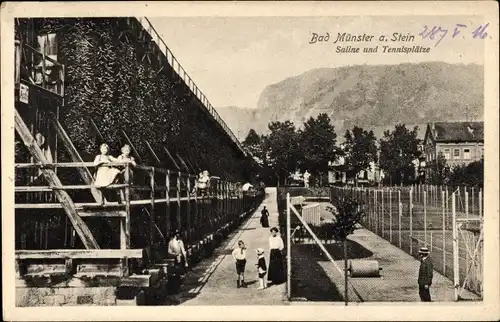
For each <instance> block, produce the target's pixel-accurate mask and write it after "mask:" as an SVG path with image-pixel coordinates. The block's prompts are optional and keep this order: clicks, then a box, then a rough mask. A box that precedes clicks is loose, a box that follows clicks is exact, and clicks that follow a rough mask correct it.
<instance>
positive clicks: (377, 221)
mask: <svg viewBox="0 0 500 322" xmlns="http://www.w3.org/2000/svg"><path fill="white" fill-rule="evenodd" d="M377 208H378V207H377V190H376V189H375V190H373V209H374V210H375V234H377V235H378V226H379V213H378V210H377ZM379 236H380V235H379Z"/></svg>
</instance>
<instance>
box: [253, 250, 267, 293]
mask: <svg viewBox="0 0 500 322" xmlns="http://www.w3.org/2000/svg"><path fill="white" fill-rule="evenodd" d="M255 266H257V270H258V272H259V273H258V277H259V287H258V288H257V289H258V290H263V289H265V288H266V287H267V286H266V283H264V277H266V273H267V265H266V259H265V258H264V250H263V249H262V248H257V264H255Z"/></svg>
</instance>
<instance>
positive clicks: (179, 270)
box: [168, 230, 188, 291]
mask: <svg viewBox="0 0 500 322" xmlns="http://www.w3.org/2000/svg"><path fill="white" fill-rule="evenodd" d="M168 255H169V256H170V257H171V258H172V257H173V259H174V267H175V274H174V276H173V279H172V282H173V288H174V289H175V290H177V291H178V290H179V289H180V287H181V279H182V277H183V276H184V274H185V268H186V267H188V263H187V256H186V249H185V248H184V242H183V241H182V239H181V238H180V233H179V231H178V230H176V231H175V232H174V234H173V237H172V239H170V242H169V243H168Z"/></svg>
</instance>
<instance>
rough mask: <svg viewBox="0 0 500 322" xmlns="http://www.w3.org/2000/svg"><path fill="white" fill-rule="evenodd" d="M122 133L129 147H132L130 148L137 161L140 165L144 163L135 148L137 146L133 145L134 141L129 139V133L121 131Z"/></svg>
mask: <svg viewBox="0 0 500 322" xmlns="http://www.w3.org/2000/svg"><path fill="white" fill-rule="evenodd" d="M120 132H121V133H122V135H123V137H124V138H125V141H127V143H128V145H130V148H131V149H132V153H134V154H135V157H136V159H137V161H139V163H143V162H142V158H141V155H140V154H139V152H138V151H137V149H136V148H135V145H134V144H133V143H132V141H131V140H130V138H129V137H128V135H127V133H126V132H125V131H124V130H120Z"/></svg>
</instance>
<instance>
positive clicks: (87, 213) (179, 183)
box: [15, 162, 259, 276]
mask: <svg viewBox="0 0 500 322" xmlns="http://www.w3.org/2000/svg"><path fill="white" fill-rule="evenodd" d="M105 166H107V167H116V168H120V169H123V172H122V174H121V175H122V177H121V180H120V181H119V182H115V183H112V184H110V185H108V186H106V187H96V186H95V185H94V182H92V184H85V183H83V184H74V183H73V182H72V184H63V183H62V182H61V181H59V182H61V183H59V184H58V185H47V184H45V185H39V186H26V185H24V186H16V187H15V192H16V193H17V194H29V193H39V192H49V193H50V192H54V191H58V190H63V191H66V192H73V193H74V196H72V198H73V202H74V210H75V212H76V213H77V214H78V216H80V217H82V218H83V217H87V218H88V217H101V218H102V217H105V218H117V219H119V220H120V250H122V251H123V252H121V253H120V252H119V251H120V250H116V252H114V253H109V252H108V253H107V252H106V251H108V250H110V249H102V250H101V249H95V250H74V252H71V249H70V250H66V249H46V250H18V251H16V254H17V255H18V257H19V260H23V259H33V258H37V259H42V258H55V257H57V258H64V257H65V256H66V257H67V256H70V255H71V256H73V257H75V256H76V257H75V258H94V257H95V258H101V259H102V258H108V257H109V256H111V257H112V258H121V261H122V263H121V267H122V269H121V270H122V273H121V274H122V276H128V275H129V272H128V269H127V268H126V267H128V265H129V264H128V259H129V258H137V256H138V255H137V254H138V251H139V250H133V249H131V219H132V218H131V216H132V213H134V218H135V216H136V215H139V212H137V213H135V212H133V209H134V208H142V209H143V210H145V212H146V213H147V215H148V217H149V220H147V218H146V217H145V219H146V222H145V224H146V225H148V226H149V227H148V228H146V229H148V232H147V234H144V238H145V239H148V240H145V241H144V244H145V245H150V246H151V245H154V244H156V243H157V242H158V239H155V237H154V235H160V236H161V238H162V239H163V242H162V243H163V244H165V243H166V242H168V240H167V238H166V234H168V232H169V231H171V228H172V227H171V224H173V223H175V226H176V229H178V230H180V232H181V234H182V235H183V237H184V240H185V241H187V242H188V244H187V250H188V253H190V252H191V250H193V249H196V248H199V247H200V244H204V243H207V238H208V240H210V239H211V238H212V239H213V234H214V233H215V232H217V231H219V230H221V229H227V228H228V225H230V223H234V222H238V221H239V219H240V217H241V215H242V213H248V211H250V208H251V207H254V206H255V202H254V201H255V200H256V197H259V196H258V195H246V196H247V197H245V194H244V193H243V192H242V190H241V188H238V189H237V188H236V185H235V184H234V183H232V182H227V181H224V180H220V179H218V178H217V177H215V178H212V180H211V185H210V187H209V193H208V194H207V195H206V196H200V195H199V194H194V195H193V194H192V188H193V184H194V183H195V181H196V176H195V175H192V174H187V173H183V172H180V171H171V170H168V169H163V168H158V167H153V166H144V165H137V166H133V165H131V164H129V163H123V162H112V163H107V164H105ZM97 167H98V166H96V165H95V164H94V163H93V162H71V163H46V164H43V165H42V164H38V163H18V164H15V169H16V171H22V170H23V169H42V168H43V169H56V168H58V169H61V168H67V169H75V170H76V169H81V168H91V169H92V168H97ZM60 172H61V171H59V172H58V173H60ZM132 173H133V177H134V180H131V177H132V175H131V174H132ZM141 173H142V174H143V176H142V177H141V176H140V174H141ZM119 175H120V174H119ZM75 176H78V174H77V173H75ZM93 188H98V189H100V190H101V191H106V190H110V191H116V192H118V191H120V190H121V191H122V193H123V197H124V198H123V200H120V201H121V202H118V201H108V202H106V203H105V204H104V205H102V204H101V203H100V202H97V201H94V202H81V200H77V199H78V198H77V197H78V193H80V192H82V191H85V190H87V191H88V190H90V189H93ZM214 200H215V201H214ZM181 203H182V208H183V211H182V212H181ZM171 206H173V207H171ZM64 207H65V205H63V204H61V203H53V202H52V203H39V202H26V203H19V202H16V204H15V208H16V213H17V214H22V213H23V211H24V210H23V209H25V210H28V209H39V210H40V211H41V210H44V209H54V208H64ZM171 208H172V209H171ZM44 213H45V214H47V212H44ZM48 213H49V214H50V213H53V212H48ZM183 213H184V215H185V216H183ZM40 215H41V213H40ZM157 216H158V218H160V217H161V220H160V221H158V220H156V217H157ZM43 217H44V216H41V217H40V216H38V217H37V218H43ZM181 217H182V218H181ZM165 219H166V222H167V224H166V226H167V227H164V229H161V228H159V227H158V225H157V223H158V222H161V223H165ZM147 221H149V224H148V222H147ZM182 223H184V225H183V224H182ZM134 229H135V230H134V231H137V229H140V227H134ZM207 236H208V237H207ZM210 236H212V237H210ZM16 238H19V236H17V237H16ZM130 251H132V253H130ZM101 255H102V256H104V257H102V256H101ZM46 256H49V257H46ZM54 256H55V257H54ZM71 256H70V257H71ZM82 256H83V257H82ZM111 257H109V258H111Z"/></svg>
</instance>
